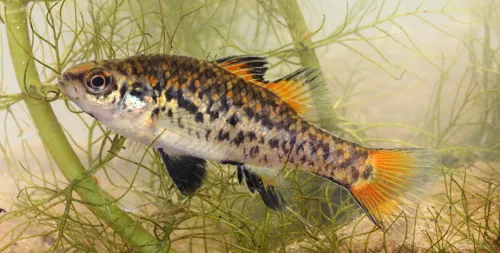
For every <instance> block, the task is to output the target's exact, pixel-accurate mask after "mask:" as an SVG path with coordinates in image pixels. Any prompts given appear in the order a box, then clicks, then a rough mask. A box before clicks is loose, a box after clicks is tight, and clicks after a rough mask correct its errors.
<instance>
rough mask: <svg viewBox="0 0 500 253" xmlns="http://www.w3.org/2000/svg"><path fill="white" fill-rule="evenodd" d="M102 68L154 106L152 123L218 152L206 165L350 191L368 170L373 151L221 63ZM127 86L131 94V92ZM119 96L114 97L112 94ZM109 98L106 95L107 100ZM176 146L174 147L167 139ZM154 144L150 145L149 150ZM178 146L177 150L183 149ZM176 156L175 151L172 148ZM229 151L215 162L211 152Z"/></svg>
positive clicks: (135, 60)
mask: <svg viewBox="0 0 500 253" xmlns="http://www.w3.org/2000/svg"><path fill="white" fill-rule="evenodd" d="M99 64H100V65H102V66H104V67H105V68H107V69H110V70H115V71H118V72H121V73H123V74H124V75H126V76H135V77H134V78H133V79H130V80H147V81H148V82H149V84H148V83H144V82H127V83H125V84H124V86H122V90H121V92H120V93H121V95H120V96H121V97H118V98H117V99H115V101H114V102H115V103H118V101H120V100H121V98H122V97H123V96H124V95H125V91H126V89H127V90H131V93H132V94H133V93H134V92H136V93H137V94H136V95H137V96H138V97H139V98H143V99H145V100H148V99H151V100H152V101H153V104H154V106H153V107H150V108H149V110H150V114H149V115H148V117H151V121H152V124H153V125H154V124H156V121H157V120H158V119H159V118H162V119H164V120H165V121H167V122H168V123H169V127H168V128H167V129H165V130H163V129H156V131H155V133H156V134H162V131H165V132H168V131H172V132H178V133H182V134H183V135H184V136H185V137H189V139H192V140H193V141H194V140H196V141H197V142H198V143H199V144H198V145H199V146H205V145H206V146H208V148H209V149H211V150H212V152H201V153H207V154H205V155H203V154H202V155H201V156H202V158H204V159H208V160H213V159H211V158H214V157H217V158H218V159H217V160H218V161H219V162H224V161H230V162H240V163H245V164H255V165H259V166H264V167H270V168H281V167H283V166H284V165H285V164H286V165H287V166H289V167H298V168H300V169H303V170H306V171H309V172H312V173H315V174H318V175H321V176H324V177H328V178H330V179H333V180H334V181H335V182H338V183H339V184H341V185H343V186H349V185H350V184H352V183H353V182H355V181H356V180H357V179H358V178H359V176H360V175H365V177H366V178H368V177H369V175H370V171H369V170H365V164H366V158H367V156H368V150H367V149H365V148H363V147H361V146H359V145H356V144H354V143H350V142H347V141H345V140H342V139H340V138H337V137H335V136H333V135H332V134H330V133H328V132H326V131H325V130H322V129H320V128H318V127H317V126H315V125H313V124H310V123H309V122H307V121H306V120H304V119H302V118H301V117H300V116H299V115H298V114H297V113H296V112H295V111H294V110H293V109H292V108H291V107H290V106H289V105H288V104H287V103H285V102H284V101H282V100H281V99H280V98H279V97H278V96H277V95H275V94H274V93H272V92H271V91H269V90H267V89H265V88H262V87H260V86H257V85H255V84H253V83H252V82H251V81H247V80H244V79H243V78H241V77H240V76H237V75H235V74H233V73H231V72H229V71H227V70H225V69H222V68H220V67H219V66H217V65H216V64H215V63H213V62H209V61H204V60H199V59H195V58H190V57H183V56H171V55H150V56H136V57H130V58H126V59H123V60H117V61H104V62H100V63H99ZM124 87H127V88H126V89H125V88H124ZM110 92H111V91H110ZM103 96H106V94H104V95H103ZM167 141H168V140H167ZM145 144H148V143H145ZM170 145H172V146H175V145H176V143H171V144H170ZM167 149H168V148H167ZM221 151H222V152H226V154H223V155H219V156H214V157H211V155H210V153H215V152H221Z"/></svg>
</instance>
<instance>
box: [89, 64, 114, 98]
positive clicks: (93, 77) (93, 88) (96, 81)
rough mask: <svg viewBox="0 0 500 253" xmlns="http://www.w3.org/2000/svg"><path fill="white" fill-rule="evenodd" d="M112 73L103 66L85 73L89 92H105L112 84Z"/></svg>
mask: <svg viewBox="0 0 500 253" xmlns="http://www.w3.org/2000/svg"><path fill="white" fill-rule="evenodd" d="M111 84H112V76H111V73H110V72H109V71H107V70H105V69H102V68H95V69H92V70H89V71H88V72H87V74H86V75H85V85H86V86H87V89H88V91H89V92H91V93H94V94H99V93H104V92H106V91H108V90H109V88H110V87H111V86H112V85H111Z"/></svg>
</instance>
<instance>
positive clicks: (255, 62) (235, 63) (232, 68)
mask: <svg viewBox="0 0 500 253" xmlns="http://www.w3.org/2000/svg"><path fill="white" fill-rule="evenodd" d="M214 63H215V64H217V66H219V67H221V68H223V69H225V70H227V71H229V72H231V73H233V74H235V75H237V76H239V77H241V78H243V79H244V80H246V81H250V82H253V83H262V84H264V83H266V81H265V80H264V75H265V74H266V71H267V60H266V57H263V56H255V55H241V56H228V57H225V58H220V59H217V60H215V61H214Z"/></svg>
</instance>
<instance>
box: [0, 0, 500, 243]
mask: <svg viewBox="0 0 500 253" xmlns="http://www.w3.org/2000/svg"><path fill="white" fill-rule="evenodd" d="M0 6H1V7H2V8H1V9H2V11H1V12H0V35H1V37H0V44H1V47H0V50H1V53H0V56H2V58H1V65H2V68H1V70H0V71H1V72H0V109H1V111H0V117H1V118H3V120H2V122H1V123H2V130H3V131H1V134H0V150H1V154H2V155H1V156H0V168H1V169H0V175H1V177H0V178H1V180H2V184H1V187H0V251H14V252H24V251H25V250H26V249H27V248H29V249H31V250H34V251H46V250H48V251H52V252H53V251H57V252H62V251H76V252H122V251H134V252H135V251H138V252H158V251H163V252H166V251H170V252H335V251H340V252H360V251H362V252H364V251H374V252H379V251H386V252H397V251H401V250H402V251H430V252H436V251H439V252H443V251H444V252H498V250H499V247H500V246H499V243H500V221H499V220H500V204H499V203H500V196H499V194H500V190H499V186H500V180H499V178H500V177H499V176H500V175H499V174H500V171H499V170H500V160H499V158H500V129H499V126H500V113H499V112H500V79H499V76H500V75H499V72H498V71H499V69H498V68H499V66H498V61H499V54H498V52H497V48H498V45H499V42H500V37H498V33H497V32H496V31H497V30H498V28H500V19H499V17H498V11H500V6H499V3H497V2H496V1H494V0H482V1H470V2H468V1H459V0H456V1H452V0H450V1H427V2H425V1H422V2H420V1H411V2H410V1H397V0H391V1H389V0H386V1H376V0H365V1H362V0H358V1H347V0H345V1H295V0H277V1H257V0H256V1H253V0H252V1H231V0H214V1H209V0H193V1H174V0H167V1H119V0H116V1H71V0H67V1H2V0H0ZM153 53H162V54H178V55H187V56H192V57H196V58H200V59H206V60H214V59H218V58H221V57H224V56H229V55H248V54H253V55H266V56H269V61H270V64H269V70H268V73H267V74H266V79H267V80H274V79H277V78H280V77H283V76H285V75H287V74H289V73H292V72H293V71H294V70H296V69H299V68H301V67H315V68H318V69H321V70H322V72H323V73H324V77H323V78H324V81H325V84H326V85H327V87H328V89H329V91H330V92H329V93H325V94H320V95H322V96H318V97H316V99H317V100H316V101H317V103H316V106H317V107H318V108H321V110H318V113H320V114H321V113H323V112H326V113H325V114H322V115H320V119H321V121H320V122H319V123H318V124H320V125H321V126H322V127H324V128H325V129H327V130H330V131H332V132H333V133H335V134H336V135H338V136H340V137H342V138H345V139H348V140H350V141H354V142H356V143H360V144H362V145H364V146H367V147H387V148H388V147H424V148H429V149H434V150H437V151H438V152H439V154H440V155H441V157H442V163H443V172H444V173H443V174H442V175H441V176H439V178H437V179H435V180H437V181H438V182H439V184H438V186H437V187H433V188H425V189H423V190H425V191H428V192H431V193H432V194H431V195H432V198H431V199H429V200H430V201H431V202H432V204H431V205H428V206H425V207H423V210H422V213H421V215H422V216H421V217H420V218H419V219H417V221H416V223H415V225H414V226H413V227H411V228H412V229H411V230H412V231H410V233H409V236H408V238H406V240H401V238H404V237H403V236H401V235H396V236H395V235H394V234H390V233H384V232H383V231H380V230H379V229H378V228H377V227H376V226H374V224H373V223H372V222H371V221H370V219H369V218H368V217H367V216H366V215H364V214H362V212H361V210H360V209H359V208H358V207H357V205H356V203H354V201H352V199H351V198H350V196H349V194H348V193H347V192H346V191H344V190H343V189H341V188H339V187H337V186H336V185H334V184H333V183H331V182H330V181H328V180H326V179H323V178H319V177H317V176H314V175H310V174H308V173H304V172H300V171H298V170H294V169H293V168H292V169H290V170H284V171H283V172H282V174H283V176H284V177H285V179H284V180H285V183H286V185H288V188H287V189H288V191H289V193H290V195H291V196H292V198H293V201H294V202H293V205H292V206H291V211H289V212H274V211H271V210H269V209H268V208H267V207H266V206H265V205H264V204H263V203H262V200H261V199H260V197H259V196H258V195H255V194H254V195H251V194H249V193H248V190H247V189H246V187H245V186H244V185H241V184H239V183H238V176H237V169H236V166H232V165H221V164H217V163H209V168H208V170H207V175H206V181H205V183H204V184H203V186H202V187H201V189H200V190H198V191H197V192H196V194H194V195H192V196H184V195H182V194H180V193H179V191H178V190H177V189H176V187H175V184H174V183H173V182H172V181H171V179H170V178H169V177H168V175H167V172H166V171H165V169H164V167H163V165H162V161H161V156H160V154H158V152H156V151H154V150H153V149H151V148H150V147H147V146H141V145H136V144H134V143H133V142H131V141H128V140H125V138H124V137H122V136H120V135H117V134H116V133H114V132H112V131H110V130H108V129H107V128H106V127H105V126H104V125H102V124H100V123H99V122H98V121H96V120H94V119H93V118H92V117H89V116H88V115H87V114H85V113H82V111H81V110H80V109H79V108H78V107H77V106H75V105H74V104H72V103H70V102H69V101H68V100H67V99H66V98H65V97H64V96H62V95H61V94H60V92H59V90H58V88H57V86H56V84H57V82H58V81H59V80H61V74H62V72H63V71H64V70H65V69H67V68H68V67H70V66H73V65H75V64H79V63H82V62H86V61H89V60H105V59H115V58H122V57H128V56H133V55H138V54H153ZM325 101H326V102H327V103H325ZM325 108H326V110H325Z"/></svg>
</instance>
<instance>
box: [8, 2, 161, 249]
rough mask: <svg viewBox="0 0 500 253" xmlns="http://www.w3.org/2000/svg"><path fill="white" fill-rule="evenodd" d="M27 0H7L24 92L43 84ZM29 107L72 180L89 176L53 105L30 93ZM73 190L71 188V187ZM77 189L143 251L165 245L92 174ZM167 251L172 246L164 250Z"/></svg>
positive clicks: (11, 43)
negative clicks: (120, 205)
mask: <svg viewBox="0 0 500 253" xmlns="http://www.w3.org/2000/svg"><path fill="white" fill-rule="evenodd" d="M26 4H27V1H20V0H18V1H15V0H11V1H7V2H5V3H4V6H5V16H4V17H5V24H6V26H7V40H8V43H9V49H10V53H11V57H12V59H13V65H14V71H15V74H16V77H17V80H18V82H19V85H20V87H21V90H22V91H23V92H24V93H27V92H28V90H27V89H26V88H27V86H29V85H35V86H38V85H41V82H40V78H39V76H38V73H37V70H36V68H35V62H34V60H33V57H32V55H33V52H32V47H31V43H30V38H29V30H28V22H29V21H28V20H27V18H26V17H27V15H26V14H27V13H26ZM24 102H25V104H26V107H27V109H28V111H29V113H30V115H31V117H32V119H33V122H34V124H35V125H36V127H37V129H38V132H39V135H40V138H41V140H42V142H43V143H44V145H45V148H46V150H47V151H48V152H49V154H50V155H51V156H52V158H53V159H54V161H55V162H56V163H57V165H58V166H59V168H60V169H61V172H62V173H63V175H64V176H65V177H66V179H67V180H68V181H69V182H72V183H73V182H76V181H77V180H81V179H82V177H85V169H84V167H83V165H82V164H81V162H80V160H79V159H78V157H77V155H76V153H75V151H74V150H73V148H72V147H71V145H70V143H69V142H68V140H67V138H66V136H65V135H64V131H63V129H62V127H61V126H60V124H59V122H58V120H57V118H56V116H55V114H54V111H53V110H52V107H51V106H50V104H49V103H48V102H46V101H44V100H41V99H32V98H30V97H29V96H27V97H26V98H25V100H24ZM70 189H71V187H70ZM74 190H75V191H76V192H77V193H78V195H79V196H80V197H81V198H82V200H83V201H84V202H86V203H88V205H87V207H88V208H89V209H90V210H91V211H92V212H93V213H94V214H95V215H96V216H97V217H99V218H100V219H102V220H103V221H104V222H105V223H106V224H107V225H108V226H110V227H111V228H113V229H114V231H115V232H116V233H118V234H119V235H120V236H121V237H122V238H123V240H125V241H126V242H128V243H129V244H130V245H131V246H132V247H134V248H135V250H137V251H140V252H159V251H162V249H163V248H164V247H163V246H164V245H168V244H167V243H165V244H163V243H161V242H159V241H158V240H157V239H156V238H155V237H153V236H152V235H151V234H150V233H149V232H148V231H146V230H145V229H144V228H143V227H142V226H141V225H140V224H139V223H138V222H137V221H136V220H134V219H133V218H132V217H131V216H130V215H128V214H127V213H126V212H124V211H123V210H121V209H120V208H119V207H118V206H117V205H116V204H115V200H114V198H113V197H112V196H110V195H109V194H107V193H106V192H104V191H102V190H101V189H100V188H99V186H98V185H97V184H95V183H94V181H93V180H92V179H91V178H90V177H88V176H87V177H86V178H85V179H83V180H81V181H80V182H79V183H78V184H76V185H74ZM163 250H164V251H166V250H168V249H163Z"/></svg>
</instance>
